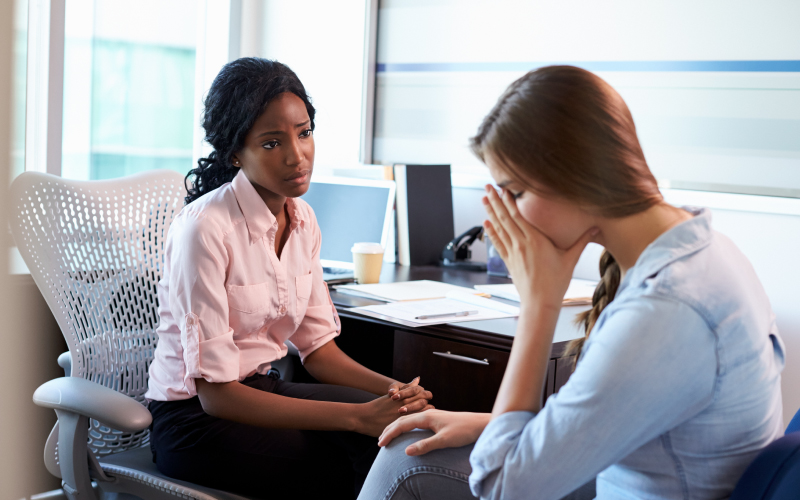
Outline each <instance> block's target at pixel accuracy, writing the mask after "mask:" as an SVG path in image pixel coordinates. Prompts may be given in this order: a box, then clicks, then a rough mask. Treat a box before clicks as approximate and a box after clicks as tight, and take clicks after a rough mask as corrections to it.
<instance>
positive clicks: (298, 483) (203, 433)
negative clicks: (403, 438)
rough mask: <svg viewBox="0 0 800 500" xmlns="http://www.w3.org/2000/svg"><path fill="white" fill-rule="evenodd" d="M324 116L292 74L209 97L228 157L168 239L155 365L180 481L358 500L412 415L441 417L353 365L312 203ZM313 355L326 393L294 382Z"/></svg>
mask: <svg viewBox="0 0 800 500" xmlns="http://www.w3.org/2000/svg"><path fill="white" fill-rule="evenodd" d="M314 113H315V110H314V107H313V106H312V105H311V102H310V100H309V98H308V96H307V95H306V91H305V88H304V87H303V85H302V83H300V80H299V79H298V78H297V76H296V75H295V74H294V73H293V72H292V71H291V70H290V69H289V68H288V67H286V66H285V65H283V64H281V63H278V62H275V61H269V60H265V59H257V58H243V59H239V60H236V61H233V62H231V63H229V64H227V65H226V66H225V67H224V68H222V70H221V71H220V73H219V75H217V77H216V79H215V80H214V82H213V84H212V86H211V89H210V90H209V92H208V96H207V97H206V100H205V114H204V118H203V127H204V128H205V131H206V141H207V142H208V143H209V144H210V145H211V146H212V147H213V148H214V151H213V152H212V153H211V154H210V155H209V156H208V157H207V158H201V159H200V160H199V161H198V166H197V168H195V169H193V170H192V171H190V172H189V174H188V175H187V177H186V180H187V191H188V195H187V196H186V204H187V205H186V207H185V208H184V209H183V210H182V211H181V212H180V214H179V215H178V216H177V217H176V219H175V221H174V222H173V223H172V226H171V227H170V231H169V235H168V236H167V245H166V257H165V264H164V277H163V279H162V281H161V282H160V283H159V287H158V298H159V315H160V319H161V322H160V325H159V328H158V335H159V342H158V347H157V348H156V352H155V358H154V360H153V363H152V364H151V366H150V382H149V389H148V392H147V394H146V397H147V398H148V400H150V411H151V413H152V414H153V424H152V427H151V431H152V433H151V448H152V450H153V455H154V459H155V462H156V464H157V466H158V468H159V470H161V471H162V472H163V473H164V474H166V475H168V476H170V477H174V478H176V479H182V480H186V481H191V482H194V483H197V484H201V485H205V486H209V487H214V488H219V489H224V490H227V491H232V492H236V493H242V494H246V495H252V496H259V497H271V498H322V497H323V496H325V497H328V498H347V497H354V496H355V495H356V494H358V491H359V490H360V488H361V484H362V483H363V481H364V478H365V477H366V474H367V472H368V471H369V468H370V466H371V464H372V461H373V460H374V458H375V455H376V454H377V452H378V447H377V441H376V439H375V437H376V436H378V435H379V434H380V433H381V431H382V430H383V429H384V428H385V427H386V425H387V424H389V423H390V422H392V421H394V420H395V419H396V418H398V417H400V416H401V415H403V414H407V413H414V412H418V411H423V410H426V409H429V408H431V406H430V405H428V400H429V399H430V398H431V397H432V396H431V394H430V392H428V391H425V390H424V389H423V388H422V387H421V386H420V385H419V380H414V381H413V382H412V383H409V384H402V383H400V382H398V381H395V380H392V379H390V378H388V377H385V376H383V375H380V374H378V373H375V372H373V371H371V370H369V369H367V368H365V367H363V366H361V365H360V364H358V363H356V362H355V361H353V360H352V359H350V358H349V357H348V356H347V355H345V354H344V353H343V352H342V351H341V350H339V348H338V347H337V346H336V343H335V342H334V340H333V339H334V338H335V337H336V336H337V335H338V334H339V331H340V323H339V318H338V316H337V314H336V309H335V308H334V307H333V304H332V302H331V300H330V296H329V294H328V289H327V286H326V285H325V282H324V281H323V279H322V266H321V264H320V260H319V250H320V241H321V238H320V229H319V226H318V225H317V221H316V218H315V216H314V212H313V210H312V209H311V207H309V206H308V204H307V203H305V202H303V201H302V200H300V199H299V198H298V197H300V196H302V195H303V194H305V192H306V191H307V190H308V187H309V182H310V180H311V175H312V171H313V167H314V137H313V131H314ZM285 342H289V343H291V344H292V345H294V346H295V347H296V348H297V351H298V352H299V354H300V359H301V360H302V361H303V364H304V366H305V368H306V369H307V370H308V372H309V373H310V374H311V375H313V376H314V377H315V378H316V379H317V380H319V381H320V382H321V384H298V383H291V382H286V381H283V380H281V379H280V376H279V374H278V373H277V371H276V370H274V369H272V368H271V363H273V362H274V361H276V360H278V359H281V358H282V357H284V356H285V355H286V354H287V346H286V345H285Z"/></svg>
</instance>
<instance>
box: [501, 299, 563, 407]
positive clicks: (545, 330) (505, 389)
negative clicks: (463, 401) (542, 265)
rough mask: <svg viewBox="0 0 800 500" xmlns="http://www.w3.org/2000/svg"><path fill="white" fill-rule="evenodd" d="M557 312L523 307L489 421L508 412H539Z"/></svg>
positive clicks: (534, 305) (536, 307) (551, 309)
mask: <svg viewBox="0 0 800 500" xmlns="http://www.w3.org/2000/svg"><path fill="white" fill-rule="evenodd" d="M559 312H560V311H559V310H554V309H553V308H552V307H546V306H542V305H539V304H535V303H534V304H530V305H523V307H522V309H521V310H520V315H519V323H518V325H517V335H516V337H515V338H514V345H513V347H512V348H511V355H510V357H509V360H508V366H507V367H506V371H505V374H504V375H503V382H502V383H501V384H500V390H499V391H498V393H497V399H496V400H495V403H494V407H493V409H492V416H493V417H497V416H499V415H501V414H503V413H506V412H509V411H531V412H538V411H539V410H540V409H541V405H542V387H543V386H544V379H545V376H546V375H547V362H548V361H549V359H550V349H551V346H552V344H553V334H554V333H555V328H556V323H557V322H558V315H559Z"/></svg>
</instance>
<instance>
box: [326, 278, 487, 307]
mask: <svg viewBox="0 0 800 500" xmlns="http://www.w3.org/2000/svg"><path fill="white" fill-rule="evenodd" d="M335 289H336V291H337V292H339V293H345V294H347V295H355V296H357V297H364V298H367V299H374V300H382V301H384V302H406V301H410V300H430V299H443V298H445V297H446V296H447V294H448V293H450V292H462V293H467V294H472V295H481V296H488V294H486V293H482V292H481V291H476V290H473V289H472V288H466V287H463V286H456V285H450V284H447V283H442V282H440V281H430V280H419V281H400V282H397V283H375V284H371V285H340V286H337V287H335Z"/></svg>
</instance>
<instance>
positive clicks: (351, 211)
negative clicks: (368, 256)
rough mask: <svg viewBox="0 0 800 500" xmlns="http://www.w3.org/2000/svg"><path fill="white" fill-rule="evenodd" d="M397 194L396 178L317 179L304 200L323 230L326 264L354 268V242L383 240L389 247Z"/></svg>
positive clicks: (322, 249)
mask: <svg viewBox="0 0 800 500" xmlns="http://www.w3.org/2000/svg"><path fill="white" fill-rule="evenodd" d="M394 196H395V183H394V181H379V180H368V179H352V178H341V177H316V178H313V179H312V181H311V186H310V187H309V188H308V192H307V193H306V194H304V195H303V196H302V199H303V200H305V201H306V202H307V203H308V204H309V205H311V208H313V209H314V214H315V215H316V216H317V222H318V223H319V227H320V230H321V231H322V248H321V249H320V260H321V261H322V267H330V268H340V269H353V254H352V252H351V251H350V249H351V248H352V247H353V243H357V242H379V243H380V244H381V245H383V248H384V249H386V246H387V243H388V242H389V231H390V228H391V227H392V222H393V220H392V212H393V209H394Z"/></svg>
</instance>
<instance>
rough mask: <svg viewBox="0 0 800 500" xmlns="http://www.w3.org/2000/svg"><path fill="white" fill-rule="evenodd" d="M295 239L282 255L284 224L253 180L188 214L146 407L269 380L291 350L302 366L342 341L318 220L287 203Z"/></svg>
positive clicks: (176, 234)
mask: <svg viewBox="0 0 800 500" xmlns="http://www.w3.org/2000/svg"><path fill="white" fill-rule="evenodd" d="M286 204H287V209H288V214H289V221H290V231H291V233H290V235H289V238H288V239H287V241H286V243H285V245H284V247H283V250H282V252H281V257H280V258H278V256H277V255H276V253H275V238H276V236H277V235H276V233H277V230H278V222H277V220H276V219H275V216H273V215H272V213H271V212H270V211H269V209H268V208H267V206H266V204H265V203H264V201H263V200H262V199H261V197H260V196H259V195H258V193H257V192H256V190H255V188H254V187H253V185H252V184H250V181H248V180H247V177H245V175H244V174H243V173H242V172H241V171H240V172H239V173H238V174H237V175H236V177H235V178H234V179H233V182H231V183H229V184H225V185H223V186H221V187H220V188H218V189H216V190H214V191H213V192H211V193H209V194H207V195H205V196H203V197H201V198H199V199H197V200H195V201H193V202H192V203H191V204H190V205H187V206H186V207H184V209H183V210H181V212H180V213H179V214H178V216H177V217H176V218H175V220H174V221H173V223H172V226H171V227H170V230H169V235H168V236H167V246H166V254H165V255H166V256H165V262H164V275H163V279H162V280H161V281H160V282H159V284H158V301H159V308H158V312H159V316H160V319H161V322H160V324H159V327H158V331H157V333H158V346H157V347H156V350H155V357H154V359H153V362H152V364H151V365H150V382H149V388H148V391H147V393H146V394H145V397H146V398H148V399H151V400H157V401H172V400H179V399H188V398H190V397H192V396H195V395H196V394H197V390H196V388H195V382H194V379H195V378H200V377H202V378H204V379H206V380H208V381H209V382H231V381H234V380H243V379H244V378H246V377H249V376H251V375H254V374H255V373H261V374H265V373H267V371H268V370H269V368H270V363H271V362H273V361H275V360H277V359H280V358H282V357H283V356H285V355H286V353H287V348H286V346H285V345H284V341H286V340H288V341H289V342H291V343H292V344H293V345H294V346H295V347H297V350H298V351H299V353H300V359H301V360H305V358H306V357H307V356H308V355H309V354H311V353H312V352H314V350H316V349H318V348H319V347H321V346H322V345H324V344H325V343H326V342H328V341H329V340H331V339H332V338H334V337H336V336H337V335H338V334H339V326H338V325H339V317H338V315H337V314H336V309H335V308H334V307H333V303H332V302H331V298H330V295H329V294H328V287H327V286H326V285H325V282H324V281H323V279H322V265H321V264H320V260H319V249H320V242H321V236H320V230H319V226H318V225H317V220H316V217H315V216H314V211H313V210H312V209H311V207H309V206H308V204H307V203H306V202H304V201H302V200H300V199H297V198H288V199H287V200H286Z"/></svg>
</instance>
